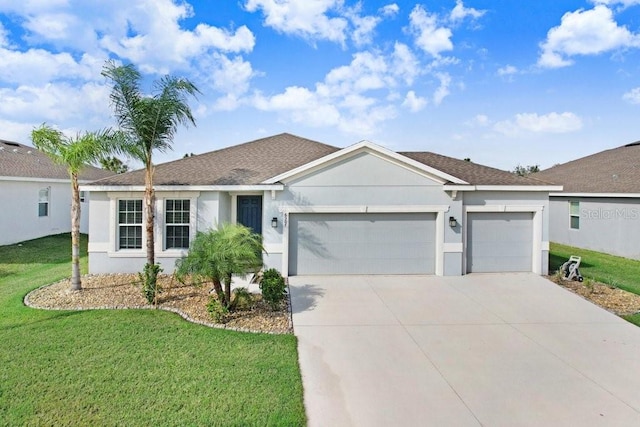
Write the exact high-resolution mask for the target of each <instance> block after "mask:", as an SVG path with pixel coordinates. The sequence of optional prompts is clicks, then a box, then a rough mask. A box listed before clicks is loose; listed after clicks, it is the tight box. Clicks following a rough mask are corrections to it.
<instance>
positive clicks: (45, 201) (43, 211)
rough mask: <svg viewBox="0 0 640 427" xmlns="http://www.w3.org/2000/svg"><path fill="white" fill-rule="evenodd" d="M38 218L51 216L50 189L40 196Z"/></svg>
mask: <svg viewBox="0 0 640 427" xmlns="http://www.w3.org/2000/svg"><path fill="white" fill-rule="evenodd" d="M38 216H49V187H47V188H43V189H41V190H40V193H39V194H38Z"/></svg>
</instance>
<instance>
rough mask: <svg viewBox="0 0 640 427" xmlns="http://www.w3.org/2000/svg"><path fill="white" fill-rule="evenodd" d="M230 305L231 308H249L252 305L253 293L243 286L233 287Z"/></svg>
mask: <svg viewBox="0 0 640 427" xmlns="http://www.w3.org/2000/svg"><path fill="white" fill-rule="evenodd" d="M231 307H232V310H250V309H251V307H253V295H251V292H249V290H248V289H247V288H245V287H240V288H236V289H234V291H233V301H232V302H231Z"/></svg>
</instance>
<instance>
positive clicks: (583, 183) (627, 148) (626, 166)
mask: <svg viewBox="0 0 640 427" xmlns="http://www.w3.org/2000/svg"><path fill="white" fill-rule="evenodd" d="M535 177H536V178H539V179H544V180H545V181H550V182H553V183H555V184H558V185H562V186H563V187H564V192H565V193H640V141H638V142H633V143H631V144H627V145H623V146H622V147H618V148H613V149H611V150H605V151H601V152H599V153H596V154H592V155H590V156H587V157H583V158H581V159H577V160H573V161H571V162H568V163H563V164H561V165H557V166H553V167H552V168H550V169H546V170H543V171H542V172H538V173H536V174H535Z"/></svg>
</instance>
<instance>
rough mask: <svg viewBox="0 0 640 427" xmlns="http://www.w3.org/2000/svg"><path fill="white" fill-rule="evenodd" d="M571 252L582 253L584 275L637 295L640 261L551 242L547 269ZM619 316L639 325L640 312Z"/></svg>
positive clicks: (581, 267)
mask: <svg viewBox="0 0 640 427" xmlns="http://www.w3.org/2000/svg"><path fill="white" fill-rule="evenodd" d="M571 255H577V256H579V257H582V259H581V261H580V273H581V274H582V275H583V276H584V277H585V278H589V279H593V280H595V281H597V282H601V283H605V284H607V285H611V286H615V287H618V288H620V289H624V290H625V291H628V292H633V293H634V294H638V295H640V261H638V260H635V259H629V258H623V257H619V256H615V255H609V254H605V253H602V252H595V251H590V250H587V249H580V248H575V247H572V246H566V245H561V244H559V243H551V245H550V250H549V272H550V273H553V272H554V271H557V270H558V269H559V268H560V267H561V266H562V264H563V263H564V262H566V261H567V260H568V259H569V257H570V256H571ZM623 318H624V319H626V320H628V321H629V322H631V323H634V324H636V325H638V326H640V314H634V315H631V316H623Z"/></svg>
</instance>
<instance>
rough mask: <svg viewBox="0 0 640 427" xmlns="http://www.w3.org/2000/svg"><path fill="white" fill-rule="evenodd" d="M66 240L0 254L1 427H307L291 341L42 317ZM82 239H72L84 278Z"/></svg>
mask: <svg viewBox="0 0 640 427" xmlns="http://www.w3.org/2000/svg"><path fill="white" fill-rule="evenodd" d="M70 245H71V243H70V237H69V234H63V235H58V236H52V237H47V238H43V239H37V240H33V241H29V242H24V243H23V244H22V246H18V245H10V246H0V313H2V314H1V315H0V420H2V422H0V424H3V425H283V426H298V425H304V424H305V422H306V419H305V414H304V406H303V400H302V382H301V378H300V371H299V367H298V361H297V353H296V339H295V337H294V336H292V335H266V334H249V333H240V332H233V331H225V330H217V329H211V328H208V327H204V326H200V325H195V324H192V323H189V322H186V321H184V320H183V319H182V318H180V317H179V316H177V315H175V314H172V313H167V312H165V311H160V310H94V311H43V310H34V309H30V308H28V307H25V306H24V305H23V303H22V299H23V297H24V295H25V294H26V293H28V292H29V291H30V290H32V289H34V288H36V287H38V286H41V285H44V284H48V283H52V282H55V281H57V280H60V279H62V278H65V277H68V276H69V274H70V269H71V267H70V261H69V258H70ZM86 247H87V241H86V236H83V238H82V260H81V262H82V266H83V269H84V271H85V272H86V266H87V258H86Z"/></svg>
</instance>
